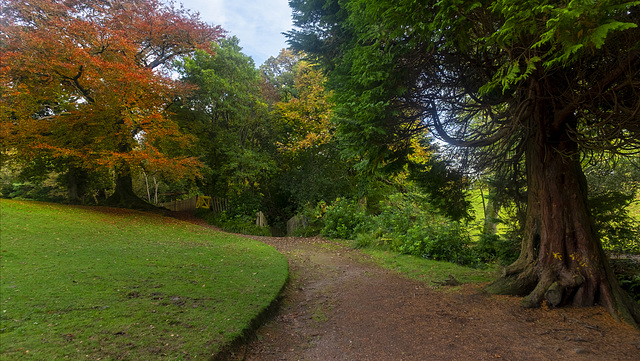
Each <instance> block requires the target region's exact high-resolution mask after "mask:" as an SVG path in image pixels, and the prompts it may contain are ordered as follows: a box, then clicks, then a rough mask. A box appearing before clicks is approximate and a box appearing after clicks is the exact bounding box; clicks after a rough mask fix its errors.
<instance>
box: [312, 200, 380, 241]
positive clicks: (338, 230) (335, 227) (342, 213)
mask: <svg viewBox="0 0 640 361" xmlns="http://www.w3.org/2000/svg"><path fill="white" fill-rule="evenodd" d="M322 219H323V224H324V226H323V228H322V232H321V234H322V236H324V237H329V238H338V239H354V238H355V237H356V236H357V235H358V233H362V232H365V231H366V230H367V229H368V228H369V219H368V217H367V215H366V214H365V210H364V207H362V206H360V205H359V204H358V201H356V200H350V199H347V198H338V199H336V200H335V201H334V202H333V203H332V204H331V205H329V206H327V207H326V210H325V212H324V216H323V218H322Z"/></svg>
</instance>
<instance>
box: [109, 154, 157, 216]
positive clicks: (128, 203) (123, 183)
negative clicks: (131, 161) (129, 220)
mask: <svg viewBox="0 0 640 361" xmlns="http://www.w3.org/2000/svg"><path fill="white" fill-rule="evenodd" d="M107 204H108V205H110V206H114V207H120V208H131V209H141V210H149V211H152V210H157V208H156V207H154V206H153V205H151V204H149V203H147V202H145V201H144V200H143V199H142V198H140V197H138V195H137V194H136V193H135V192H134V191H133V180H132V175H131V167H130V166H129V165H128V164H123V165H121V166H120V167H118V168H117V170H116V187H115V190H114V193H113V194H112V195H111V196H110V197H109V198H108V199H107Z"/></svg>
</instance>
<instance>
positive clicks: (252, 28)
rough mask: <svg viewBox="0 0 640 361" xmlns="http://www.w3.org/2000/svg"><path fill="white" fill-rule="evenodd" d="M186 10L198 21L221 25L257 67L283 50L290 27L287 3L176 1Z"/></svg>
mask: <svg viewBox="0 0 640 361" xmlns="http://www.w3.org/2000/svg"><path fill="white" fill-rule="evenodd" d="M176 2H177V3H182V4H184V6H185V7H186V8H188V9H191V10H194V11H198V12H199V13H200V18H201V19H202V20H204V21H206V22H208V23H211V24H214V25H221V26H222V27H223V28H224V29H225V30H227V31H228V32H229V34H230V35H235V36H237V37H238V39H240V46H242V47H243V52H244V53H245V54H247V55H249V56H251V57H252V58H253V60H254V61H255V62H256V65H260V64H262V63H263V62H264V61H265V60H266V59H267V58H269V57H270V56H276V55H278V53H279V52H280V50H281V49H282V48H285V47H286V46H287V45H286V39H285V37H284V36H283V35H282V32H285V31H288V30H290V29H291V27H292V23H291V9H290V8H289V5H288V1H287V0H176Z"/></svg>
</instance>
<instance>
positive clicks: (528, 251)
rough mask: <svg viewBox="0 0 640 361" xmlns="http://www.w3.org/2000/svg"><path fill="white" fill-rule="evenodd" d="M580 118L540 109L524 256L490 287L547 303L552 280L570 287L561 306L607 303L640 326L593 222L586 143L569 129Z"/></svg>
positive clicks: (532, 134) (532, 138)
mask: <svg viewBox="0 0 640 361" xmlns="http://www.w3.org/2000/svg"><path fill="white" fill-rule="evenodd" d="M573 126H575V121H574V120H573V119H564V120H563V119H556V118H554V112H553V106H552V104H550V102H549V103H542V104H539V105H538V107H537V108H536V109H535V110H534V112H533V116H532V119H531V121H530V122H529V124H528V130H529V138H528V139H527V144H526V146H527V148H526V168H527V194H528V200H527V218H526V222H525V230H524V232H525V233H524V239H523V243H522V249H521V253H520V257H519V258H518V259H517V260H516V261H515V262H514V263H513V264H512V265H510V266H508V267H507V268H506V269H505V273H504V275H503V277H502V278H500V279H498V280H497V281H496V282H494V283H493V284H491V285H489V286H488V287H487V289H488V291H489V292H492V293H498V294H512V295H521V296H525V297H524V299H523V300H522V305H523V306H524V307H537V306H539V305H540V304H541V302H542V301H543V300H544V298H545V294H547V292H549V289H550V288H552V290H551V292H552V293H551V294H553V292H555V290H558V289H562V296H561V299H560V300H559V301H558V302H557V304H556V305H554V306H563V305H568V304H570V305H575V306H592V305H595V304H600V305H602V306H604V307H605V308H606V309H607V310H608V311H609V313H610V314H611V315H612V316H613V317H615V318H616V319H618V320H621V319H622V320H625V321H627V322H629V323H631V324H632V325H634V326H636V327H638V324H639V323H640V311H639V307H638V305H637V304H636V303H635V302H634V301H633V300H632V299H631V297H630V296H629V295H628V294H627V293H626V292H625V291H624V290H622V289H621V288H620V286H619V285H618V282H617V279H616V277H615V274H614V273H613V271H612V269H611V267H610V266H609V262H608V259H607V257H606V255H605V253H604V251H603V250H602V246H601V244H600V240H599V239H598V238H597V235H596V232H595V230H594V227H593V225H592V222H591V217H590V214H589V211H588V207H587V184H586V179H585V177H584V174H583V173H582V169H581V165H580V161H579V153H578V147H577V144H576V143H575V142H574V141H573V140H572V139H571V138H570V136H569V133H568V131H569V129H571V128H572V127H573ZM552 285H553V287H552ZM556 298H557V297H556ZM554 300H555V299H554Z"/></svg>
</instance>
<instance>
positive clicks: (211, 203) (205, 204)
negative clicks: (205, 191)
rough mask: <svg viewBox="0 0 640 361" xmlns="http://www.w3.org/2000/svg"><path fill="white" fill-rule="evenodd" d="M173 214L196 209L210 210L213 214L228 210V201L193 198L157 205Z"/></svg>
mask: <svg viewBox="0 0 640 361" xmlns="http://www.w3.org/2000/svg"><path fill="white" fill-rule="evenodd" d="M158 206H160V207H164V208H166V209H168V210H170V211H173V212H184V211H193V210H195V209H196V208H205V209H211V210H212V211H214V212H223V211H226V210H228V209H229V201H228V200H227V199H224V198H217V197H207V196H195V197H191V198H189V199H183V200H179V201H171V202H164V203H158Z"/></svg>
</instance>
